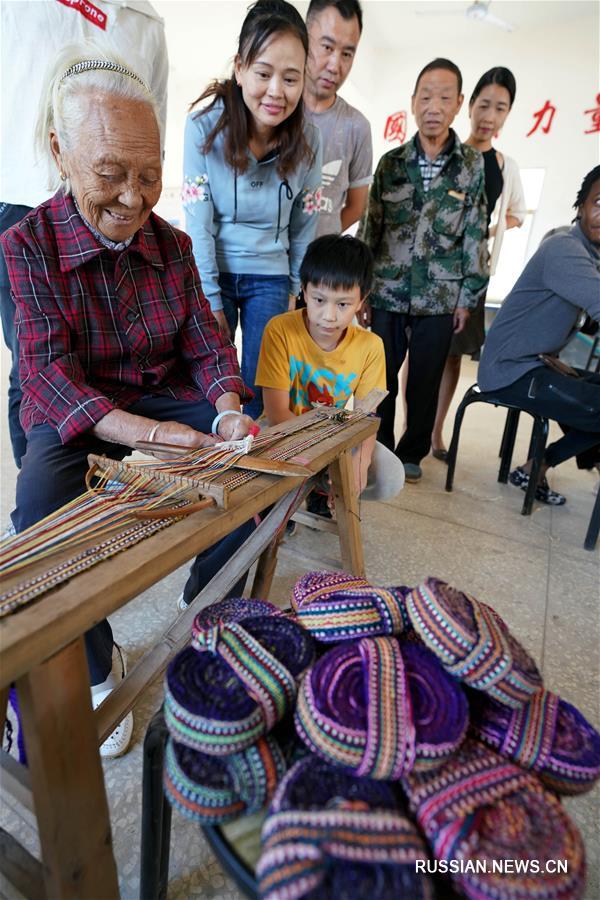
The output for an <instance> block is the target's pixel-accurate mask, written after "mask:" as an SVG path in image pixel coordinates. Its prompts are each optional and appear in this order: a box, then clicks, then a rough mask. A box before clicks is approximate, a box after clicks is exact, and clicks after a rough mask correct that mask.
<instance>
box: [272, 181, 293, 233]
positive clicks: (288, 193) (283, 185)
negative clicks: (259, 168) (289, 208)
mask: <svg viewBox="0 0 600 900" xmlns="http://www.w3.org/2000/svg"><path fill="white" fill-rule="evenodd" d="M281 188H285V196H286V197H287V199H288V200H293V199H294V192H293V191H292V189H291V187H290V183H289V181H288V180H287V178H284V179H283V181H282V182H281V184H280V185H279V194H278V196H277V231H276V232H275V242H276V243H277V241H278V240H279V235H280V234H281V232H282V231H285V228H280V225H281Z"/></svg>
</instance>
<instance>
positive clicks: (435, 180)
mask: <svg viewBox="0 0 600 900" xmlns="http://www.w3.org/2000/svg"><path fill="white" fill-rule="evenodd" d="M461 91H462V77H461V74H460V70H459V69H458V67H457V66H455V65H454V63H452V62H450V61H449V60H445V59H436V60H434V61H433V62H432V63H429V64H428V65H427V66H425V68H424V69H423V71H422V72H421V73H420V75H419V77H418V79H417V83H416V86H415V92H414V94H413V97H412V111H413V114H414V116H415V119H416V121H417V126H418V129H419V130H418V132H417V134H416V135H415V136H414V137H413V138H412V139H411V140H410V141H409V142H408V143H407V144H405V145H403V146H402V147H397V148H395V149H394V150H391V151H390V152H389V153H386V154H385V156H383V157H382V158H381V160H380V161H379V165H378V166H377V171H376V172H375V178H374V182H373V186H372V188H371V193H370V196H369V203H368V207H367V211H366V213H365V215H364V217H363V220H362V223H361V230H360V236H361V237H362V238H363V240H364V241H366V243H367V244H368V245H369V246H370V248H371V250H372V251H373V254H374V257H375V280H374V286H373V290H372V292H371V295H370V298H369V305H368V307H367V308H366V309H365V319H364V322H365V324H370V325H371V327H372V329H373V331H374V332H375V333H376V334H378V335H380V337H381V338H382V340H383V342H384V345H385V354H386V369H387V386H388V390H389V395H388V397H387V398H386V399H385V400H384V402H383V403H382V404H381V406H380V407H379V413H380V415H381V427H380V430H379V440H380V441H381V442H382V443H383V444H385V445H386V447H388V448H389V449H390V450H395V453H396V455H397V456H398V457H399V458H400V459H401V460H402V462H403V463H404V467H405V470H406V477H407V480H408V481H418V480H419V479H420V478H421V467H420V465H419V464H420V462H421V460H422V459H423V457H424V456H426V455H427V453H429V449H430V439H431V429H432V426H433V422H434V419H435V411H436V405H437V397H438V391H439V387H440V381H441V377H442V372H443V369H444V363H445V361H446V356H447V355H448V348H449V346H450V340H451V337H452V333H453V332H459V331H461V330H462V329H463V328H464V325H465V322H466V320H467V318H468V315H469V310H470V309H474V308H475V306H476V304H477V298H478V296H479V295H480V294H481V292H482V291H483V290H485V288H486V286H487V281H488V263H487V247H486V241H485V232H486V200H485V193H484V182H483V158H482V156H481V154H480V153H479V152H478V151H477V150H474V149H473V148H472V147H469V146H467V145H465V144H462V143H461V142H460V140H459V139H458V137H457V136H456V134H455V133H454V131H452V129H451V128H450V125H451V124H452V122H453V120H454V118H455V116H456V115H457V113H458V111H459V110H460V107H461V104H462V100H463V96H462V93H461ZM409 348H410V353H409V362H408V381H407V386H406V407H407V411H406V431H405V432H404V434H403V436H402V438H401V439H400V441H399V443H398V444H397V445H396V441H395V438H394V416H395V409H396V397H397V394H398V372H399V369H400V367H401V365H402V363H403V361H404V357H405V356H406V353H407V350H408V349H409Z"/></svg>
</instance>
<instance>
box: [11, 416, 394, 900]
mask: <svg viewBox="0 0 600 900" xmlns="http://www.w3.org/2000/svg"><path fill="white" fill-rule="evenodd" d="M307 416H308V417H311V416H313V414H312V413H309V414H307ZM302 418H303V417H302ZM300 423H301V419H300V418H298V419H296V420H295V421H293V422H290V423H289V424H290V426H298V427H300V428H301V427H303V426H302V425H301V424H300ZM304 427H305V426H304ZM377 427H378V420H377V419H374V418H366V419H358V420H354V421H352V420H351V421H349V422H348V423H347V424H346V426H345V427H344V429H343V431H341V432H340V433H339V434H337V435H333V436H331V437H329V438H327V439H326V440H324V441H323V442H321V443H320V444H317V445H315V446H314V447H312V448H310V449H309V450H306V451H304V453H303V457H302V460H301V462H302V464H304V465H306V467H307V474H316V473H317V472H319V471H320V470H321V469H322V468H324V467H325V466H327V465H329V467H330V473H331V478H332V485H333V490H334V493H335V497H336V512H337V518H338V524H339V537H340V545H341V554H342V565H343V567H344V568H345V569H347V570H349V571H352V572H353V573H354V574H357V575H364V560H363V554H362V543H361V538H360V524H359V519H358V504H357V500H356V495H355V491H354V484H353V470H352V453H351V451H352V448H353V447H356V446H358V445H359V444H360V443H362V441H364V440H365V439H366V438H367V437H370V436H371V435H372V434H374V433H375V431H376V430H377ZM294 430H297V429H294ZM298 461H300V460H298ZM311 486H312V481H311V480H310V479H309V480H308V481H305V482H303V483H302V482H300V483H299V479H298V478H292V477H283V478H280V477H277V476H273V475H260V476H258V477H257V478H255V479H253V480H252V481H250V482H248V483H246V484H244V485H242V486H241V487H240V488H239V489H238V490H237V491H236V492H235V493H236V496H235V497H233V498H232V503H231V505H230V507H229V508H228V509H227V510H224V509H216V508H213V509H205V510H203V511H202V512H198V513H194V514H192V515H190V516H189V517H188V518H186V519H182V520H180V521H178V522H176V523H175V524H173V525H171V526H170V527H169V528H167V529H166V530H165V531H164V532H161V533H159V534H157V535H154V536H153V537H151V538H148V540H147V541H145V542H143V543H141V544H138V545H136V546H134V547H132V548H131V549H129V550H127V551H125V552H123V553H121V554H120V555H119V556H117V557H115V558H113V559H111V560H107V561H106V562H103V563H99V564H98V565H97V566H95V567H94V568H93V569H91V570H89V571H87V572H83V573H82V574H81V575H78V576H77V577H75V578H73V579H72V580H71V581H70V582H69V583H67V584H65V585H62V586H60V587H59V588H56V589H55V590H53V591H51V592H49V593H48V594H47V595H45V596H43V597H41V598H40V599H39V600H37V601H36V602H34V603H32V604H30V605H29V606H26V607H24V608H23V609H21V610H20V611H19V612H17V613H14V614H13V615H10V616H7V617H6V618H4V619H3V620H2V621H0V688H1V689H0V715H3V713H4V710H5V708H6V697H7V694H8V686H9V684H11V683H12V682H13V681H14V682H16V684H17V690H18V693H19V701H20V704H21V709H22V719H23V728H24V734H25V741H26V744H27V752H28V757H29V770H23V768H22V767H20V766H18V765H17V764H15V762H14V760H6V759H3V760H2V763H3V769H4V773H3V774H4V782H5V785H6V786H7V787H8V788H9V789H11V791H12V792H13V793H16V794H17V795H19V796H20V799H21V801H22V802H23V803H24V804H25V805H26V806H29V807H30V808H34V809H35V813H36V816H37V819H38V828H39V835H40V843H41V847H42V860H43V863H41V862H39V861H38V860H36V859H34V858H33V857H32V856H31V855H30V854H29V853H27V851H25V850H24V849H23V848H22V847H21V846H20V844H18V842H17V841H16V840H15V839H14V838H13V837H12V836H11V835H9V834H7V833H6V832H4V833H0V869H2V871H3V872H4V873H5V874H6V875H7V876H8V877H9V879H10V880H11V881H13V883H14V884H15V885H16V886H17V887H19V888H20V889H21V890H22V892H23V893H25V894H26V896H31V897H56V896H60V897H65V898H77V900H85V898H90V900H97V898H98V897H102V898H112V897H118V896H119V889H118V880H117V872H116V866H115V861H114V856H113V853H112V844H111V835H110V820H109V813H108V805H107V800H106V792H105V787H104V779H103V774H102V767H101V764H100V758H99V754H98V747H99V744H100V743H102V741H103V740H104V739H105V738H106V737H107V736H108V735H109V734H110V733H111V731H112V730H113V729H114V727H115V725H116V724H117V723H118V722H119V721H120V720H121V719H122V717H123V716H124V715H125V714H126V713H127V712H128V711H129V710H130V709H131V708H132V707H133V705H134V704H135V702H136V700H137V699H138V697H139V696H140V694H141V693H142V691H143V690H144V689H145V688H146V687H147V686H148V685H149V684H151V683H152V682H153V681H154V680H155V679H156V678H158V677H159V676H161V675H162V673H163V672H164V670H165V668H166V665H167V663H168V660H169V659H170V657H171V656H172V655H173V654H174V653H175V652H176V651H177V650H178V649H180V648H181V647H183V646H185V644H186V643H187V641H188V640H189V634H190V628H191V624H192V621H193V619H194V616H195V615H196V613H197V612H198V610H199V609H201V608H202V607H203V606H205V605H208V604H209V603H212V602H215V601H216V600H218V599H220V598H221V597H222V596H224V594H225V593H226V592H227V591H228V590H229V589H230V587H231V586H233V584H235V582H236V581H237V580H238V578H239V577H240V575H241V574H242V573H243V572H244V571H246V570H247V569H248V567H249V566H250V565H251V564H252V563H253V562H254V561H255V560H258V567H257V571H256V575H255V580H254V585H253V589H252V594H253V595H254V596H259V597H267V596H268V593H269V589H270V585H271V581H272V578H273V575H274V571H275V565H276V559H277V547H278V543H279V538H280V534H281V530H282V528H283V526H284V524H285V522H286V521H287V519H288V518H289V517H290V515H291V514H292V513H293V512H294V509H295V508H296V507H297V506H298V505H299V504H300V503H301V502H302V499H303V496H304V495H305V494H306V493H307V492H308V490H310V487H311ZM273 503H275V507H274V508H273V509H272V510H271V512H270V513H269V515H268V516H267V517H266V518H265V519H264V520H263V521H262V522H261V524H260V525H259V527H258V528H257V529H256V530H255V531H254V533H253V534H252V535H251V536H250V538H248V540H247V541H246V542H245V544H244V545H243V546H242V547H240V549H239V550H238V551H237V553H236V554H235V555H234V556H233V557H232V559H231V561H230V564H229V565H228V566H227V568H226V571H221V572H220V573H218V575H217V576H215V578H213V580H212V581H211V582H210V584H209V585H207V587H206V588H205V589H204V590H203V592H202V594H201V595H199V596H198V598H196V600H195V601H194V603H193V604H192V606H191V607H190V608H189V609H188V610H187V611H186V612H185V613H183V614H181V615H180V616H179V618H177V620H176V621H175V622H174V623H173V625H172V626H171V627H170V628H169V629H167V631H166V632H165V633H164V634H163V636H162V637H161V639H160V640H159V641H158V643H157V644H156V645H155V646H154V647H153V648H152V649H151V650H150V651H149V652H148V653H147V654H146V655H145V656H144V657H143V658H142V659H141V660H140V661H139V663H138V664H137V665H136V666H135V667H134V668H133V669H132V670H131V672H130V673H129V674H128V675H127V677H126V678H125V679H124V680H123V682H122V683H121V684H120V685H119V687H118V688H117V689H115V690H114V691H113V692H112V693H111V694H110V696H109V697H108V698H107V700H106V701H105V702H104V703H103V704H102V705H101V706H100V707H99V708H98V709H97V710H96V711H95V712H93V711H92V709H91V704H90V693H89V687H88V673H87V663H86V659H85V652H84V645H83V637H82V635H83V634H84V632H85V631H86V630H87V629H88V628H90V627H91V626H92V625H93V624H95V623H96V622H98V621H99V620H101V619H102V618H105V617H106V616H108V615H110V614H111V613H112V612H114V611H115V610H117V609H119V608H120V607H121V606H123V605H124V604H125V603H127V602H128V601H129V600H130V599H132V598H133V597H135V596H137V595H138V594H139V593H141V592H142V591H143V590H145V589H146V588H148V587H150V586H151V585H152V584H154V583H156V582H157V581H158V580H160V579H161V578H163V577H164V576H165V575H167V574H169V573H170V572H172V571H174V570H175V569H176V568H178V567H179V566H180V565H181V564H182V563H184V562H186V561H187V560H188V559H190V558H191V557H193V556H195V555H196V554H197V553H199V552H201V551H202V550H204V549H206V547H208V546H210V545H211V544H213V543H215V541H217V540H219V539H220V538H222V537H224V536H225V535H226V534H228V533H229V532H230V531H232V530H233V529H234V528H236V527H238V526H239V525H241V524H242V523H243V522H244V521H246V520H247V519H248V518H250V517H251V516H252V515H254V514H255V513H256V512H259V511H260V510H263V509H265V508H266V507H268V506H270V505H272V504H273ZM46 565H47V563H46ZM40 568H43V566H40V564H37V569H36V565H35V564H32V566H31V567H30V570H28V571H30V572H31V574H32V575H35V574H36V573H37V571H38V570H40ZM20 577H22V576H20ZM16 579H17V576H13V577H12V579H6V582H7V584H6V586H7V588H10V586H11V583H12V582H13V581H16ZM75 748H76V752H75V753H74V752H72V751H73V749H75ZM83 788H85V789H83Z"/></svg>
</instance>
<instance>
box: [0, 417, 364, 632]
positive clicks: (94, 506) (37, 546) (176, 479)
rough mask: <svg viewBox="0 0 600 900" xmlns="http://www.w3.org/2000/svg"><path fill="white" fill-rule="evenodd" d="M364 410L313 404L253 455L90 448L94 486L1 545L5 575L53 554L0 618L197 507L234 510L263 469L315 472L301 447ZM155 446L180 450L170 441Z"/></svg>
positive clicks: (8, 597)
mask: <svg viewBox="0 0 600 900" xmlns="http://www.w3.org/2000/svg"><path fill="white" fill-rule="evenodd" d="M365 415H366V413H365V412H364V411H357V412H346V411H344V410H337V409H335V408H328V407H325V408H319V409H314V410H312V411H311V412H308V413H306V414H305V415H303V416H299V417H297V418H295V419H293V420H290V421H289V422H285V423H283V424H281V425H278V426H275V427H273V428H268V429H265V430H264V431H262V432H260V434H259V435H258V436H257V437H256V438H255V439H254V441H253V442H252V443H251V447H250V451H251V452H249V453H247V454H246V453H244V450H242V449H240V448H239V447H233V448H232V447H231V445H228V444H224V445H220V446H219V445H217V446H216V447H208V448H203V449H201V450H197V451H193V452H190V453H187V452H186V453H185V455H183V456H181V455H179V456H177V458H175V459H171V460H167V461H163V460H158V459H154V460H152V461H138V460H136V461H133V462H122V461H117V460H111V459H108V458H107V457H104V456H97V455H95V454H90V456H89V458H88V460H89V463H90V470H89V472H88V475H87V477H86V484H87V486H88V490H87V491H86V492H85V493H84V494H82V495H81V496H79V497H77V498H75V499H74V500H72V501H70V502H69V503H67V504H65V505H64V506H63V507H61V508H60V509H58V510H57V511H56V512H54V513H52V514H51V515H50V516H47V517H46V518H45V519H43V520H42V521H41V522H39V523H36V525H33V526H32V527H31V528H29V529H27V530H26V531H24V532H22V533H21V534H18V535H16V536H14V537H13V538H10V539H8V540H7V541H4V542H3V543H2V545H0V574H1V575H2V576H3V577H7V576H11V575H13V574H16V573H18V572H19V571H20V570H22V569H26V567H27V566H29V565H30V564H31V563H32V562H35V561H38V560H43V559H47V560H48V564H47V568H46V569H45V570H44V572H43V573H38V574H37V575H36V576H35V577H34V578H31V579H28V578H26V577H24V579H23V580H22V581H20V582H19V583H18V584H13V586H12V587H10V588H8V589H5V590H4V591H3V592H2V593H1V594H0V617H2V616H4V615H7V614H8V613H10V612H13V611H14V610H16V609H18V608H20V607H21V606H23V605H24V604H26V603H28V602H30V601H31V600H33V599H34V598H36V597H38V596H40V595H41V594H43V593H45V592H46V591H48V590H50V589H52V588H54V587H56V586H57V585H59V584H61V583H63V582H64V581H66V580H67V579H69V578H71V577H73V576H74V575H76V574H79V573H80V572H82V571H85V570H86V569H89V568H91V567H92V566H94V565H96V564H97V563H99V562H101V561H103V560H105V559H108V558H110V557H111V556H114V555H115V554H117V553H120V552H121V551H122V550H126V549H128V548H129V547H132V546H133V545H134V544H136V543H138V542H139V541H142V540H144V539H145V538H147V537H149V536H151V535H153V534H155V533H156V532H158V531H160V530H161V529H163V528H166V527H167V526H168V525H170V524H172V522H174V521H177V520H178V519H180V518H182V517H184V516H187V515H189V514H190V513H193V512H197V511H198V510H200V509H203V508H205V507H209V506H213V505H216V506H218V507H220V508H222V509H227V508H228V506H229V505H230V503H231V500H232V496H233V494H234V492H235V491H236V490H237V489H239V488H240V487H242V486H243V485H245V484H247V483H248V482H249V481H251V480H252V479H253V478H256V477H257V476H258V475H263V474H270V475H280V476H288V477H290V476H293V477H301V478H307V477H309V476H310V475H311V474H312V473H311V472H310V470H309V469H307V468H306V467H305V466H304V463H305V462H306V459H305V458H304V457H303V456H302V452H303V451H305V450H307V449H308V448H309V447H312V446H314V445H315V444H318V443H320V442H322V441H325V440H327V439H328V438H332V437H334V436H335V435H338V434H339V433H340V432H342V431H343V430H344V429H345V428H346V427H347V425H348V424H349V423H354V422H356V421H358V420H360V419H363V418H364V417H365ZM238 443H242V442H238ZM153 449H154V450H156V451H158V450H162V451H163V452H165V451H168V452H171V453H172V454H173V455H174V456H175V455H176V454H180V453H181V449H180V448H171V449H170V450H169V445H160V444H155V445H153ZM75 547H77V548H78V551H77V552H76V553H74V554H73V555H72V556H69V558H68V559H64V558H63V557H64V554H63V555H61V559H60V562H56V563H53V560H52V558H53V556H54V555H55V554H57V553H59V552H61V551H64V550H67V549H68V550H70V549H71V548H75Z"/></svg>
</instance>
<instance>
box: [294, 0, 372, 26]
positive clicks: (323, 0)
mask: <svg viewBox="0 0 600 900" xmlns="http://www.w3.org/2000/svg"><path fill="white" fill-rule="evenodd" d="M329 6H333V7H334V9H337V11H338V12H339V14H340V16H341V17H342V19H346V20H349V19H353V18H354V16H356V18H357V19H358V29H359V31H360V33H361V34H362V25H363V22H362V7H361V5H360V3H359V2H358V0H310V5H309V7H308V12H307V13H306V22H307V24H308V23H309V22H310V20H311V19H312V18H314V17H315V16H318V15H319V13H321V12H323V10H324V9H327V8H328V7H329Z"/></svg>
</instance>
